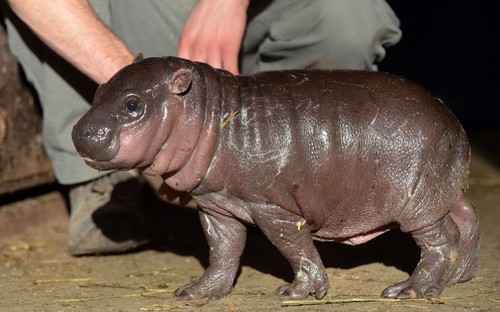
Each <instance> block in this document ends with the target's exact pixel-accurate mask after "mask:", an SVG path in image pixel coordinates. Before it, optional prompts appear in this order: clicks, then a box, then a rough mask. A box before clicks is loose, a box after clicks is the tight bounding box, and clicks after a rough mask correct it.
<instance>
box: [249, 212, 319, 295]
mask: <svg viewBox="0 0 500 312" xmlns="http://www.w3.org/2000/svg"><path fill="white" fill-rule="evenodd" d="M255 211H256V213H255V214H254V215H253V219H254V221H255V223H256V224H257V225H258V226H259V227H260V229H261V230H262V231H263V232H264V234H265V235H266V236H267V238H268V239H269V240H270V241H271V242H272V243H273V245H274V246H275V247H276V248H278V250H279V251H280V252H281V254H282V255H283V256H285V258H286V259H287V260H288V262H289V263H290V265H291V266H292V269H293V272H294V274H295V278H294V280H293V282H292V283H291V284H287V285H284V286H281V287H279V288H278V289H277V291H276V292H277V294H278V295H279V296H281V297H285V298H291V299H303V298H306V297H307V296H309V295H310V294H314V295H315V297H316V299H321V298H323V297H324V296H325V295H326V292H327V290H328V286H329V284H328V277H327V275H326V272H325V268H324V266H323V263H322V261H321V258H320V256H319V253H318V251H317V250H316V247H315V246H314V243H313V239H312V235H311V230H310V227H309V225H308V224H307V223H306V222H305V220H304V219H303V218H302V217H300V216H298V215H296V214H293V213H291V212H288V211H285V210H284V209H282V208H281V207H278V206H271V205H269V206H268V205H265V206H263V207H259V208H258V209H255Z"/></svg>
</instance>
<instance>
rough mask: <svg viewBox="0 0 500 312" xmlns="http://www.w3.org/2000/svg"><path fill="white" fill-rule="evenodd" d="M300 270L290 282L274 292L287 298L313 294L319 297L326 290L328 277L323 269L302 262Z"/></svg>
mask: <svg viewBox="0 0 500 312" xmlns="http://www.w3.org/2000/svg"><path fill="white" fill-rule="evenodd" d="M304 263H305V265H304V264H302V265H301V270H300V271H299V272H298V273H297V274H296V276H295V279H294V281H293V282H292V283H291V284H287V285H283V286H281V287H279V288H278V289H277V290H276V293H277V294H278V295H279V296H280V297H283V298H287V299H304V298H306V297H308V296H309V295H312V294H314V296H315V297H316V299H321V298H323V297H324V296H325V295H326V292H327V291H328V278H327V276H326V273H325V271H324V270H323V269H322V266H321V269H319V270H318V267H316V266H315V265H314V264H312V263H309V262H307V261H306V262H304Z"/></svg>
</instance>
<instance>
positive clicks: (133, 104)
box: [125, 99, 139, 112]
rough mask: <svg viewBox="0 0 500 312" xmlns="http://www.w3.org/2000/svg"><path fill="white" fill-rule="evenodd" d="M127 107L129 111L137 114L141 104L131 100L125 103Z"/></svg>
mask: <svg viewBox="0 0 500 312" xmlns="http://www.w3.org/2000/svg"><path fill="white" fill-rule="evenodd" d="M125 107H127V109H128V110H129V111H131V112H135V111H136V110H137V109H138V108H139V103H137V100H135V99H131V100H128V101H127V102H126V103H125Z"/></svg>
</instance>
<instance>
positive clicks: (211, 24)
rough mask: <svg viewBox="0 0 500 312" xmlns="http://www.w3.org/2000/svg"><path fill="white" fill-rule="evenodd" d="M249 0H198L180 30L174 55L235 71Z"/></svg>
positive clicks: (234, 72) (235, 72)
mask: <svg viewBox="0 0 500 312" xmlns="http://www.w3.org/2000/svg"><path fill="white" fill-rule="evenodd" d="M248 4H249V0H199V1H198V3H197V4H196V5H195V6H194V8H193V10H192V11H191V13H190V15H189V16H188V18H187V20H186V23H185V24H184V30H183V32H182V35H181V38H180V41H179V48H178V51H177V55H178V56H179V57H182V58H187V59H190V60H193V61H199V62H205V63H208V64H210V65H212V66H214V67H216V68H223V69H226V70H228V71H230V72H232V73H233V74H238V72H239V71H238V53H239V50H240V47H241V42H242V40H243V34H244V32H245V27H246V21H247V8H248Z"/></svg>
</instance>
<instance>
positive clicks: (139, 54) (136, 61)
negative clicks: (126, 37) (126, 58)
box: [132, 52, 144, 64]
mask: <svg viewBox="0 0 500 312" xmlns="http://www.w3.org/2000/svg"><path fill="white" fill-rule="evenodd" d="M143 59H144V55H142V53H141V52H139V53H137V54H136V55H135V57H134V60H133V61H132V64H134V63H138V62H140V61H142V60H143Z"/></svg>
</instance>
